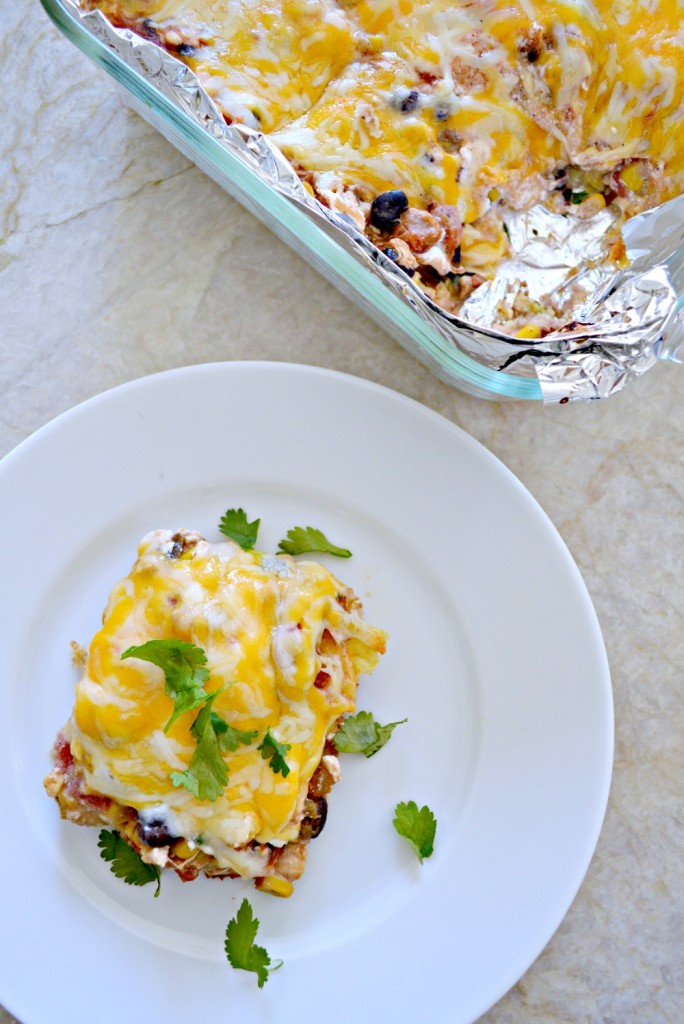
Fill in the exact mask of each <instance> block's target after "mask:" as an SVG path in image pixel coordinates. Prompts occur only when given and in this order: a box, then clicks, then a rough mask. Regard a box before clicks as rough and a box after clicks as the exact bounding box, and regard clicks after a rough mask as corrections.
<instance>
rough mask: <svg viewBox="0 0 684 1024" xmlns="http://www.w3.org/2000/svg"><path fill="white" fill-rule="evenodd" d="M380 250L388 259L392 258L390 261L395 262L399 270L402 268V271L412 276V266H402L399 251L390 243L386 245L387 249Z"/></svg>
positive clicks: (413, 272) (413, 271)
mask: <svg viewBox="0 0 684 1024" xmlns="http://www.w3.org/2000/svg"><path fill="white" fill-rule="evenodd" d="M382 251H383V252H384V254H385V256H386V257H387V259H388V260H392V263H396V265H397V266H398V267H399V268H400V270H403V271H404V273H405V274H408V276H409V277H413V275H414V274H415V270H414V268H413V267H404V266H402V264H401V263H400V262H399V253H398V252H397V250H396V249H393V248H392V246H391V245H390V246H388V247H387V249H383V250H382Z"/></svg>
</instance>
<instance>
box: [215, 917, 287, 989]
mask: <svg viewBox="0 0 684 1024" xmlns="http://www.w3.org/2000/svg"><path fill="white" fill-rule="evenodd" d="M258 928H259V921H258V918H256V917H254V916H253V914H252V908H251V906H250V903H249V900H247V899H244V900H243V901H242V903H241V904H240V908H239V910H238V912H237V914H236V915H235V917H233V918H231V920H230V921H229V922H228V926H227V928H226V941H225V950H226V956H227V957H228V962H229V963H230V964H231V966H232V967H236V968H239V969H240V970H242V971H253V972H254V973H255V974H256V976H257V983H258V985H259V988H263V987H264V985H265V983H266V982H267V981H268V976H269V974H271V973H272V972H273V971H277V970H278V968H279V967H282V965H283V961H282V960H279V961H278V962H277V963H276V964H275V965H274V966H273V967H271V966H270V963H271V958H270V956H269V955H268V953H267V952H266V950H265V949H264V947H263V946H255V945H254V939H255V938H256V933H257V930H258Z"/></svg>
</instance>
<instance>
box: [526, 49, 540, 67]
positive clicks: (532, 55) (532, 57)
mask: <svg viewBox="0 0 684 1024" xmlns="http://www.w3.org/2000/svg"><path fill="white" fill-rule="evenodd" d="M525 56H526V57H527V59H528V60H529V62H530V64H534V62H535V61H538V60H539V50H535V49H532V50H528V51H527V53H526V54H525Z"/></svg>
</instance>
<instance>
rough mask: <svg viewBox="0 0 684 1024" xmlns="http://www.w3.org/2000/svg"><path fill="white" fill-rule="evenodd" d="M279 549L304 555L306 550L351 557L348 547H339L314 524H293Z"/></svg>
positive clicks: (287, 553)
mask: <svg viewBox="0 0 684 1024" xmlns="http://www.w3.org/2000/svg"><path fill="white" fill-rule="evenodd" d="M278 551H279V552H284V553H285V554H286V555H303V554H304V553H305V552H306V551H317V552H321V553H322V554H326V555H335V556H336V557H337V558H351V551H349V550H348V548H339V547H337V545H335V544H333V543H331V541H329V540H328V538H327V537H326V535H325V534H324V533H323V531H322V530H317V529H316V528H315V527H314V526H293V527H292V529H291V530H288V531H287V535H286V536H285V537H284V538H283V539H282V540H281V541H280V544H279V545H278Z"/></svg>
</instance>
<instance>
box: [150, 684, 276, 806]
mask: <svg viewBox="0 0 684 1024" xmlns="http://www.w3.org/2000/svg"><path fill="white" fill-rule="evenodd" d="M225 689H226V687H225V686H224V687H222V688H221V689H220V690H214V691H213V692H212V693H208V694H207V695H206V701H205V702H204V706H203V707H202V709H201V711H200V712H199V714H198V715H197V718H196V719H195V721H194V722H193V723H192V725H191V726H190V733H191V735H192V736H194V738H195V739H196V740H197V747H196V748H195V752H194V753H193V755H192V759H191V761H190V764H189V765H188V767H187V768H186V769H185V771H184V772H171V776H170V778H171V782H172V783H173V784H174V786H185V788H186V789H187V790H189V791H190V792H191V793H192V794H193V795H194V796H196V797H197V799H198V800H209V801H210V802H211V803H213V802H214V800H217V799H218V797H220V795H221V793H222V792H223V788H224V786H225V784H226V782H227V781H228V768H227V766H226V762H225V761H224V760H223V756H222V755H223V753H224V752H225V751H230V752H231V753H233V752H234V751H236V750H237V748H238V746H239V745H240V744H241V743H243V744H245V745H249V744H250V743H251V742H252V740H254V739H256V737H257V735H258V733H256V732H242V730H240V729H235V728H234V727H233V726H232V725H229V724H228V722H226V721H225V720H224V719H223V718H221V716H220V715H217V714H216V712H215V711H212V704H213V703H214V701H215V700H216V698H217V697H218V695H219V694H220V693H223V691H224V690H225Z"/></svg>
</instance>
